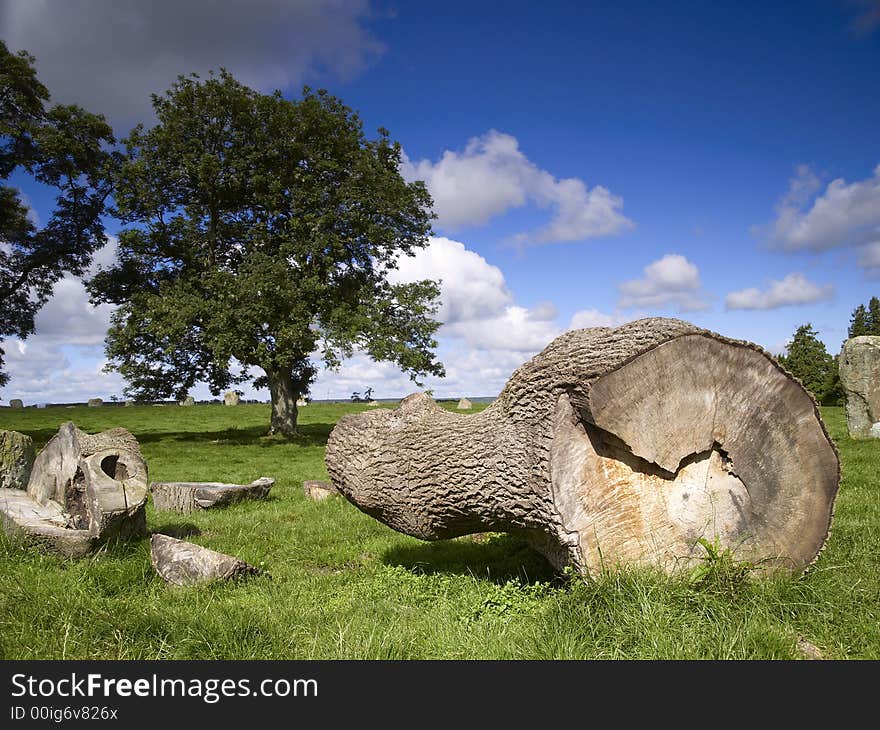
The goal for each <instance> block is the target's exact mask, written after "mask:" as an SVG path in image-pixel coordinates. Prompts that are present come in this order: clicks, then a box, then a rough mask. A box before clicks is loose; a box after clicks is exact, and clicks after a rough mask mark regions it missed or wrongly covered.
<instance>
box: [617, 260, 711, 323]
mask: <svg viewBox="0 0 880 730" xmlns="http://www.w3.org/2000/svg"><path fill="white" fill-rule="evenodd" d="M644 273H645V275H644V276H643V277H642V278H641V279H631V280H629V281H625V282H623V283H622V284H620V285H619V286H618V291H619V293H620V298H619V300H618V303H617V306H618V307H621V308H623V309H632V308H634V307H645V308H650V309H655V308H657V307H664V306H675V307H677V308H678V309H680V310H682V311H684V312H697V311H701V310H704V309H708V308H709V304H708V302H707V301H706V300H705V295H704V294H703V291H702V285H701V283H700V272H699V269H697V267H696V265H695V264H693V263H691V262H690V261H688V260H687V259H686V258H685V257H684V256H682V255H681V254H666V255H665V256H664V257H663V258H661V259H658V260H657V261H654V262H652V263H650V264H648V265H647V266H646V267H645V268H644Z"/></svg>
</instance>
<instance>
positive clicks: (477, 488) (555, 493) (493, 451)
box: [326, 318, 840, 572]
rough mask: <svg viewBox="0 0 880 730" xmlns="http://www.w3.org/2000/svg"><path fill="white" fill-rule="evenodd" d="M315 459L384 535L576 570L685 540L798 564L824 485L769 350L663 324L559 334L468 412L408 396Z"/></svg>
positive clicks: (828, 452) (368, 417) (814, 437)
mask: <svg viewBox="0 0 880 730" xmlns="http://www.w3.org/2000/svg"><path fill="white" fill-rule="evenodd" d="M326 464H327V470H328V472H329V474H330V477H331V479H332V481H333V483H334V485H335V486H336V487H337V489H338V490H339V491H340V492H341V493H342V494H343V495H344V496H345V497H346V498H347V499H348V500H350V501H351V502H352V503H354V504H355V505H356V506H358V507H359V508H360V509H361V510H363V511H364V512H366V513H367V514H370V515H372V516H374V517H376V518H377V519H379V520H381V521H382V522H384V523H386V524H387V525H390V526H391V527H393V528H395V529H396V530H399V531H401V532H405V533H407V534H410V535H414V536H416V537H419V538H422V539H426V540H437V539H444V538H451V537H456V536H459V535H466V534H469V533H474V532H504V531H507V532H517V533H520V534H523V535H524V536H526V537H527V538H528V539H529V540H530V542H531V543H532V544H533V545H534V546H535V547H536V548H537V549H539V550H540V551H541V552H543V553H544V554H545V555H546V556H547V558H548V559H549V560H550V561H551V562H552V563H553V564H554V565H556V566H557V567H559V568H561V567H562V566H565V565H567V564H572V565H574V566H575V567H576V568H578V569H579V570H581V571H582V572H595V571H598V570H601V569H602V568H603V567H604V568H613V567H615V566H618V565H631V564H640V565H654V566H659V567H661V568H663V569H665V570H667V571H673V570H675V569H676V568H677V567H682V568H684V567H688V566H692V565H694V564H695V563H696V562H697V561H699V560H700V558H701V557H703V556H705V551H704V549H703V548H702V546H701V544H700V543H699V540H700V538H706V539H707V540H710V541H714V540H715V539H716V538H717V539H718V540H719V541H720V543H721V545H722V546H723V547H725V548H729V549H730V550H731V551H732V552H733V554H734V556H735V558H736V559H740V560H746V561H751V562H754V563H756V564H758V565H760V566H762V567H763V568H766V569H767V570H774V569H786V570H791V571H801V570H803V569H804V568H805V567H806V566H808V565H809V564H810V563H811V562H812V561H813V560H814V559H815V558H816V556H817V555H818V553H819V551H820V550H821V548H822V546H823V545H824V543H825V540H826V538H827V536H828V532H829V528H830V523H831V516H832V510H833V505H834V499H835V496H836V494H837V488H838V483H839V481H840V468H839V461H838V457H837V451H836V449H835V447H834V445H833V444H832V442H831V440H830V438H829V436H828V434H827V432H826V431H825V427H824V425H823V423H822V421H821V419H820V416H819V412H818V409H817V407H816V403H815V401H814V400H813V398H812V397H811V396H810V395H809V393H807V391H806V390H804V388H803V387H802V386H801V385H800V384H799V382H798V381H797V380H795V379H794V378H793V377H792V376H791V375H789V374H788V373H787V372H786V371H785V370H784V369H783V368H782V367H780V366H779V365H778V364H777V363H776V361H775V360H774V359H773V358H772V357H771V356H770V355H768V354H767V353H766V352H764V351H763V350H762V349H761V348H759V347H758V346H756V345H753V344H751V343H748V342H744V341H741V340H732V339H728V338H726V337H722V336H721V335H718V334H716V333H713V332H709V331H707V330H703V329H700V328H698V327H696V326H694V325H692V324H690V323H688V322H683V321H681V320H676V319H663V318H654V319H643V320H639V321H636V322H631V323H629V324H626V325H623V326H621V327H618V328H615V329H612V328H606V327H597V328H590V329H583V330H575V331H571V332H567V333H565V334H564V335H562V336H560V337H558V338H557V339H556V340H554V341H553V342H551V343H550V345H548V346H547V348H546V349H545V350H544V351H543V352H541V353H540V354H538V355H537V356H535V357H534V358H533V359H532V360H530V361H529V362H527V363H525V364H524V365H522V366H521V367H519V368H518V369H517V370H516V371H515V372H514V374H513V375H512V376H511V378H510V380H509V381H508V383H507V385H506V386H505V388H504V390H503V391H502V393H501V394H500V395H499V397H498V399H497V400H496V401H495V402H494V403H493V404H492V405H491V406H490V407H489V408H487V409H486V410H484V411H482V412H481V413H478V414H475V415H465V414H456V413H450V412H447V411H445V410H443V409H441V408H440V407H438V406H437V405H436V404H435V403H434V402H433V401H432V400H431V399H430V398H429V397H428V396H426V395H424V394H415V395H411V396H409V397H407V398H405V399H404V400H403V401H402V402H401V403H400V405H399V406H398V407H397V408H396V409H395V410H393V411H392V410H387V409H382V410H378V411H373V412H371V413H361V414H356V415H350V416H346V417H344V418H343V419H341V420H340V421H339V422H338V424H337V425H336V427H335V428H334V429H333V431H332V433H331V434H330V439H329V441H328V443H327V452H326Z"/></svg>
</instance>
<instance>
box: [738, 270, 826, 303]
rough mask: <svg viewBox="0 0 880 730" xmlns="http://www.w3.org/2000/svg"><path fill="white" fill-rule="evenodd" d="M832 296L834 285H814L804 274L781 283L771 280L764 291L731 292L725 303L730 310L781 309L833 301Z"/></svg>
mask: <svg viewBox="0 0 880 730" xmlns="http://www.w3.org/2000/svg"><path fill="white" fill-rule="evenodd" d="M832 296H834V286H833V285H832V284H825V285H819V284H814V283H813V282H811V281H808V280H807V278H806V277H805V276H804V275H803V274H788V275H787V276H786V277H785V278H784V279H782V280H781V281H777V280H771V281H770V284H769V286H768V287H767V288H766V289H765V290H763V291H762V290H761V289H758V288H757V287H751V288H750V289H743V290H741V291H735V292H730V294H728V295H727V297H726V298H725V300H724V301H725V305H726V307H727V308H728V309H779V308H780V307H789V306H792V305H798V304H813V303H814V302H821V301H823V300H826V299H831V297H832Z"/></svg>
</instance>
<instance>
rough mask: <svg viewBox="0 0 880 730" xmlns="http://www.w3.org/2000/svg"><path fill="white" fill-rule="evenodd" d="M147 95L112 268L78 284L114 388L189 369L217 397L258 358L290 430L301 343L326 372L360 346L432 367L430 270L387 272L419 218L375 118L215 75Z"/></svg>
mask: <svg viewBox="0 0 880 730" xmlns="http://www.w3.org/2000/svg"><path fill="white" fill-rule="evenodd" d="M153 105H154V108H155V111H156V115H157V117H158V123H157V124H156V126H154V127H152V128H151V129H149V130H145V129H144V128H143V126H141V125H139V126H138V127H136V128H135V129H134V130H133V131H132V133H131V135H130V136H129V137H128V139H126V140H125V144H126V149H127V154H126V156H125V160H124V162H123V163H122V165H121V166H120V169H119V175H118V178H117V180H116V185H117V189H116V193H115V199H116V206H117V210H116V214H117V215H118V217H119V218H120V220H122V222H123V224H125V225H127V226H128V227H127V228H125V230H123V231H122V232H121V233H120V235H119V240H120V247H119V257H120V258H119V263H118V265H117V266H115V267H114V268H113V269H111V270H108V271H103V272H100V273H99V274H98V275H97V276H96V277H95V278H94V279H93V280H92V281H91V282H90V284H89V288H90V291H91V293H92V300H93V301H94V302H100V301H105V302H113V303H116V304H119V305H120V306H119V308H118V309H117V310H116V312H115V314H114V316H113V320H112V323H111V328H110V331H109V332H108V336H107V340H106V349H107V355H108V358H109V360H110V365H109V367H111V368H113V369H116V370H118V371H119V372H120V373H122V375H123V376H124V377H125V378H126V380H127V381H128V383H129V386H128V388H127V389H126V393H127V394H129V395H131V396H133V397H135V398H142V399H158V398H166V397H169V396H174V397H175V398H177V399H179V398H181V397H183V396H184V395H185V394H186V392H187V391H188V390H189V389H190V388H191V387H192V386H193V384H194V383H195V382H197V381H205V382H207V383H208V384H209V385H210V387H211V391H212V392H213V393H215V394H217V393H219V392H220V391H221V390H222V389H224V388H226V387H228V386H229V385H230V384H231V383H241V382H244V381H245V380H247V379H249V378H250V377H251V376H250V368H258V369H259V370H262V371H263V374H262V375H259V377H256V379H255V380H254V384H255V385H256V386H258V387H265V386H268V388H269V392H270V394H271V400H272V417H271V427H272V431H273V432H276V433H282V434H285V435H291V434H293V433H294V432H295V429H296V419H297V409H296V401H297V398H298V396H299V395H301V394H303V393H306V392H307V391H308V388H309V385H310V384H311V382H312V381H313V379H314V376H315V373H316V364H315V363H314V362H313V361H312V358H311V354H312V353H313V352H315V351H316V350H317V351H318V352H319V359H320V360H322V361H323V362H324V363H325V364H326V365H328V366H330V367H335V366H338V365H339V364H340V362H341V360H342V358H343V357H348V356H350V355H351V354H353V351H354V350H355V349H361V350H364V351H366V352H367V353H368V354H369V355H370V356H371V357H373V358H374V359H376V360H387V361H391V362H394V363H396V364H397V365H398V366H399V367H400V368H401V369H402V370H404V371H405V372H408V373H409V374H410V376H411V377H412V378H413V379H414V380H415V379H417V378H418V377H420V376H422V375H425V374H428V373H432V374H436V375H442V374H443V372H444V371H443V366H442V364H441V363H439V362H437V361H436V360H435V359H434V354H433V352H432V348H434V347H436V345H437V343H436V341H435V340H434V339H433V334H434V332H436V330H437V328H438V327H439V323H437V322H436V321H434V319H433V314H434V313H435V312H436V308H437V304H436V299H437V296H438V295H439V289H438V286H437V283H436V282H433V281H429V280H425V281H420V282H416V283H413V284H394V283H391V282H390V281H389V279H388V276H387V274H388V272H389V270H391V269H393V268H395V267H396V260H397V258H398V257H399V256H401V255H408V254H412V253H414V251H415V250H416V249H418V248H421V247H424V246H425V245H426V244H427V237H428V234H429V233H430V230H431V228H430V219H431V217H432V214H431V213H430V206H431V199H430V196H429V195H428V192H427V190H426V188H425V186H424V184H423V183H421V182H416V183H409V184H408V183H406V182H405V181H404V180H403V178H402V177H401V176H400V174H399V172H398V167H399V164H400V160H401V148H400V145H399V144H398V143H396V142H392V141H390V140H389V137H388V132H387V131H386V130H383V129H380V130H379V137H378V139H376V140H367V139H366V138H365V136H364V133H363V129H362V124H361V121H360V119H359V117H358V115H357V114H356V113H355V112H353V111H352V110H351V109H349V108H348V107H346V106H345V105H344V104H343V103H342V101H341V100H339V99H338V98H336V97H334V96H331V95H329V94H327V93H326V92H324V91H318V92H312V91H311V90H310V89H308V88H305V89H304V91H303V97H302V99H299V100H293V101H291V100H285V99H284V98H282V96H281V94H280V92H275V93H274V94H271V95H265V94H259V93H257V92H255V91H254V90H252V89H249V88H248V87H246V86H244V85H242V84H240V83H239V82H237V81H236V80H235V79H234V78H233V77H232V76H231V75H230V74H229V73H228V72H226V71H221V72H220V73H219V75H214V74H211V76H210V77H209V78H207V79H205V80H202V79H200V78H199V77H198V76H197V75H192V76H190V77H180V78H179V79H178V81H177V83H175V84H174V85H173V86H172V87H171V89H169V90H168V91H167V92H166V93H165V94H164V95H162V96H158V95H154V96H153ZM233 359H234V360H235V361H237V362H238V363H240V365H241V366H242V367H243V368H244V372H243V373H240V374H233V372H232V370H231V369H230V368H231V364H232V361H233Z"/></svg>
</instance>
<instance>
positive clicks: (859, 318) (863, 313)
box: [847, 304, 870, 337]
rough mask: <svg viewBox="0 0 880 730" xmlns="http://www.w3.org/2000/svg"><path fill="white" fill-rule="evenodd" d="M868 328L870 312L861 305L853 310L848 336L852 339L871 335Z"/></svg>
mask: <svg viewBox="0 0 880 730" xmlns="http://www.w3.org/2000/svg"><path fill="white" fill-rule="evenodd" d="M869 329H870V328H869V327H868V310H867V309H865V305H864V304H860V305H859V306H858V307H856V308H855V309H854V310H853V313H852V317H851V318H850V321H849V330H847V334H848V335H849V336H850V337H860V336H861V335H867V334H869Z"/></svg>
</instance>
